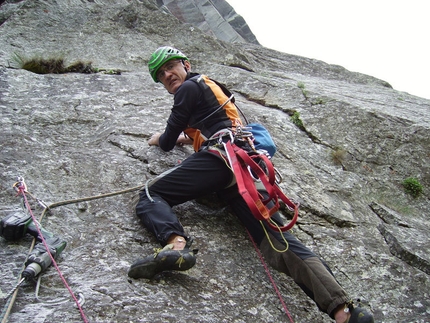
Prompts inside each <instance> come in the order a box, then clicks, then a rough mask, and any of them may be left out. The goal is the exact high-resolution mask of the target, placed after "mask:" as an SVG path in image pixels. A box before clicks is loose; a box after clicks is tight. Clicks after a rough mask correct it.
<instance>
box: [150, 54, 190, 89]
mask: <svg viewBox="0 0 430 323" xmlns="http://www.w3.org/2000/svg"><path fill="white" fill-rule="evenodd" d="M190 68H191V65H190V63H189V62H188V61H184V62H182V61H181V60H175V59H174V60H171V61H168V62H166V63H164V64H163V66H161V67H160V69H159V70H158V72H157V79H158V80H159V81H160V82H161V83H163V85H164V87H165V88H166V90H167V91H168V92H169V93H171V94H174V93H175V92H176V90H177V89H178V88H179V86H181V85H182V83H184V82H185V79H186V78H187V71H189V70H190Z"/></svg>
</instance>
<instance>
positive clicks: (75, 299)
mask: <svg viewBox="0 0 430 323" xmlns="http://www.w3.org/2000/svg"><path fill="white" fill-rule="evenodd" d="M20 184H21V185H19V187H18V189H19V192H20V193H21V194H22V196H23V198H24V202H25V206H26V207H27V209H28V211H29V213H30V215H31V218H32V219H33V223H34V225H35V226H36V229H37V232H38V234H39V236H40V238H41V240H42V242H43V245H44V246H45V249H46V251H47V252H48V254H49V257H50V258H51V261H52V265H53V266H54V267H55V269H56V270H57V272H58V274H59V275H60V278H61V280H62V281H63V284H64V286H65V287H66V288H67V290H68V291H69V293H70V295H72V298H73V300H74V301H75V303H76V306H77V307H78V309H79V312H80V313H81V316H82V319H83V320H84V322H85V323H88V319H87V317H86V316H85V313H84V310H83V309H82V306H81V304H80V303H79V301H78V299H77V298H76V296H75V294H74V293H73V291H72V289H71V288H70V286H69V284H68V283H67V281H66V279H65V278H64V276H63V274H62V273H61V270H60V268H59V267H58V265H57V262H56V261H55V259H54V257H53V256H52V254H51V252H50V251H49V246H48V244H47V243H46V240H45V238H44V237H43V235H42V232H41V230H40V228H39V225H38V222H37V220H36V217H35V216H34V214H33V212H32V211H31V207H30V204H29V203H28V200H27V196H26V194H25V193H26V191H27V190H26V187H25V184H23V183H20Z"/></svg>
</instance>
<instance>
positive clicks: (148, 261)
mask: <svg viewBox="0 0 430 323" xmlns="http://www.w3.org/2000/svg"><path fill="white" fill-rule="evenodd" d="M148 67H149V72H150V75H151V77H152V79H153V80H154V81H155V82H157V83H158V82H161V83H162V84H163V85H164V87H165V88H166V90H167V91H168V92H169V93H170V94H173V95H174V97H173V101H174V102H173V108H172V109H171V114H170V116H169V118H168V120H167V126H166V128H165V130H164V132H163V133H155V134H154V135H152V137H151V138H150V139H149V141H148V144H149V145H155V146H159V147H160V148H161V149H162V150H164V151H170V150H171V149H173V148H174V147H175V145H176V144H180V145H182V144H192V145H193V148H194V150H195V153H194V154H192V155H191V156H190V157H188V158H187V159H185V160H184V161H183V162H182V163H180V164H179V165H177V166H176V167H174V168H173V169H171V170H168V171H166V172H164V173H162V174H160V175H159V176H157V177H156V178H154V179H153V180H151V181H149V182H148V183H147V185H146V187H145V189H143V190H142V191H140V192H139V196H138V201H136V202H137V204H136V215H137V216H138V217H139V218H140V219H141V221H142V223H143V225H144V226H145V227H146V228H147V229H148V230H149V231H150V232H152V233H153V234H154V235H155V238H156V239H157V240H158V242H159V243H160V244H161V246H162V247H163V248H162V249H160V250H158V251H157V252H156V253H155V254H152V255H149V256H147V257H145V258H143V259H140V260H138V261H136V262H135V263H134V264H132V266H131V267H130V269H129V272H128V275H129V276H130V277H132V278H147V279H151V278H153V277H154V276H156V275H157V274H158V273H160V272H162V271H165V270H181V271H182V270H188V269H190V268H191V267H193V266H194V265H195V263H196V253H197V251H196V250H192V249H191V244H192V242H193V239H192V238H191V237H189V236H188V235H187V234H186V233H185V232H184V228H183V227H182V225H181V223H180V222H179V220H178V218H177V216H176V215H175V213H174V212H173V211H172V207H173V206H175V205H178V204H181V203H184V202H186V201H189V200H192V199H195V198H199V197H202V196H206V195H208V194H210V193H213V192H216V193H217V194H218V195H219V196H220V197H221V198H222V199H223V200H226V201H227V202H228V203H229V205H230V207H231V208H232V210H233V212H234V213H235V215H236V216H237V217H238V218H239V220H240V221H241V222H242V224H243V225H244V226H245V227H246V229H247V230H248V231H249V233H250V234H251V236H252V238H253V239H254V241H255V242H256V244H257V245H258V246H259V248H260V249H261V251H262V253H263V255H264V257H265V259H267V261H268V262H269V264H270V265H272V266H273V267H274V268H275V269H277V270H279V271H281V272H284V273H286V274H287V275H289V276H291V277H292V278H293V279H294V281H295V282H296V283H297V284H298V285H299V286H300V287H301V288H302V289H303V291H305V293H306V294H307V295H308V296H309V297H311V298H312V299H313V300H314V301H315V302H316V304H317V306H318V308H319V309H320V310H321V311H324V312H326V313H327V314H328V315H329V316H330V317H331V318H333V319H334V320H335V321H336V322H338V323H341V322H342V323H343V322H350V323H352V322H362V323H364V322H373V316H372V315H371V314H370V313H368V312H367V311H366V310H365V309H364V308H362V307H357V306H355V305H353V303H352V301H351V300H350V298H349V297H348V295H347V294H346V292H345V291H344V290H343V288H342V287H341V286H340V285H339V284H338V282H337V281H336V279H335V278H334V276H333V274H332V272H331V270H330V269H329V267H328V265H327V264H326V263H325V262H324V261H323V260H322V259H320V258H319V257H318V256H316V255H315V254H314V253H313V252H312V251H310V250H309V249H308V248H307V247H305V246H304V245H303V244H302V243H301V242H300V241H299V240H297V239H296V238H295V237H294V236H293V235H292V234H291V233H290V232H284V233H280V232H279V231H275V230H273V229H271V228H270V227H269V226H268V225H262V224H261V222H260V221H258V220H257V219H256V218H255V217H254V216H253V215H252V213H251V211H250V209H249V208H248V206H247V204H246V203H245V201H244V199H243V198H242V197H241V195H239V193H238V189H237V185H236V183H235V178H234V175H233V173H232V171H231V169H230V168H229V165H228V163H227V162H226V160H225V159H223V151H222V148H219V145H218V146H216V145H214V144H213V143H214V142H218V143H219V142H220V141H222V142H225V141H228V140H231V138H232V137H231V136H230V135H225V134H226V133H229V131H233V132H234V129H235V127H238V126H240V125H242V121H241V118H240V116H239V113H238V111H237V109H236V106H235V105H234V103H233V102H232V100H231V99H230V98H229V97H227V96H226V95H225V94H224V93H223V91H222V89H221V88H220V87H219V86H218V85H217V84H216V83H215V82H213V81H212V80H211V79H209V78H208V77H207V76H204V75H200V74H197V73H193V72H191V64H190V61H189V59H188V58H187V57H186V56H185V55H184V54H183V53H182V52H180V51H179V50H177V49H175V48H172V47H169V46H165V47H160V48H158V49H157V50H156V51H155V52H154V53H153V54H152V56H151V57H150V60H149V63H148ZM220 106H222V109H220ZM208 116H209V117H208ZM190 125H193V127H192V128H191V127H190ZM232 129H233V130H232ZM228 130H229V131H228ZM214 135H215V139H216V140H213V138H214V137H213V136H214ZM248 148H249V147H246V145H245V147H243V149H248ZM178 187H180V189H178ZM273 218H274V219H275V220H276V219H278V220H279V214H275V215H274V216H273ZM265 232H266V233H267V236H266V233H265ZM286 246H288V249H287V248H286ZM276 249H277V250H276ZM280 251H281V252H280Z"/></svg>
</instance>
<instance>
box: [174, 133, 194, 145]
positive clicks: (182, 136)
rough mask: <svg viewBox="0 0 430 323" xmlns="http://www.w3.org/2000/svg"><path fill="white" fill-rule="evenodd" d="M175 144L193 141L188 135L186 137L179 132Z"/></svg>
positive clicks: (185, 143) (188, 143)
mask: <svg viewBox="0 0 430 323" xmlns="http://www.w3.org/2000/svg"><path fill="white" fill-rule="evenodd" d="M176 144H177V145H179V146H183V145H192V144H193V141H192V140H191V138H190V137H187V136H185V135H184V134H183V133H181V134H180V135H179V137H178V140H176Z"/></svg>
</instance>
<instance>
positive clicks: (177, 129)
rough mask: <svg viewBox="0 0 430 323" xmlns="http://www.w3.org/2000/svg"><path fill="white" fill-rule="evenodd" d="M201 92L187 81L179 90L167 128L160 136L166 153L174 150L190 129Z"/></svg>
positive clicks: (160, 143)
mask: <svg viewBox="0 0 430 323" xmlns="http://www.w3.org/2000/svg"><path fill="white" fill-rule="evenodd" d="M200 96H201V91H200V88H199V86H198V85H197V84H196V83H195V82H192V81H185V82H184V83H183V84H182V85H181V86H180V87H179V89H178V90H177V92H176V93H175V96H174V102H173V107H172V111H171V113H170V116H169V119H168V120H167V126H166V129H165V130H164V133H163V134H162V135H161V136H160V139H159V146H160V148H161V149H162V150H164V151H169V150H172V149H173V148H174V147H175V145H176V141H177V139H178V137H179V135H180V134H181V132H182V131H184V130H185V129H186V128H188V125H189V122H190V119H191V117H192V114H193V113H194V112H195V111H196V109H197V103H198V102H199V101H200Z"/></svg>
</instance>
